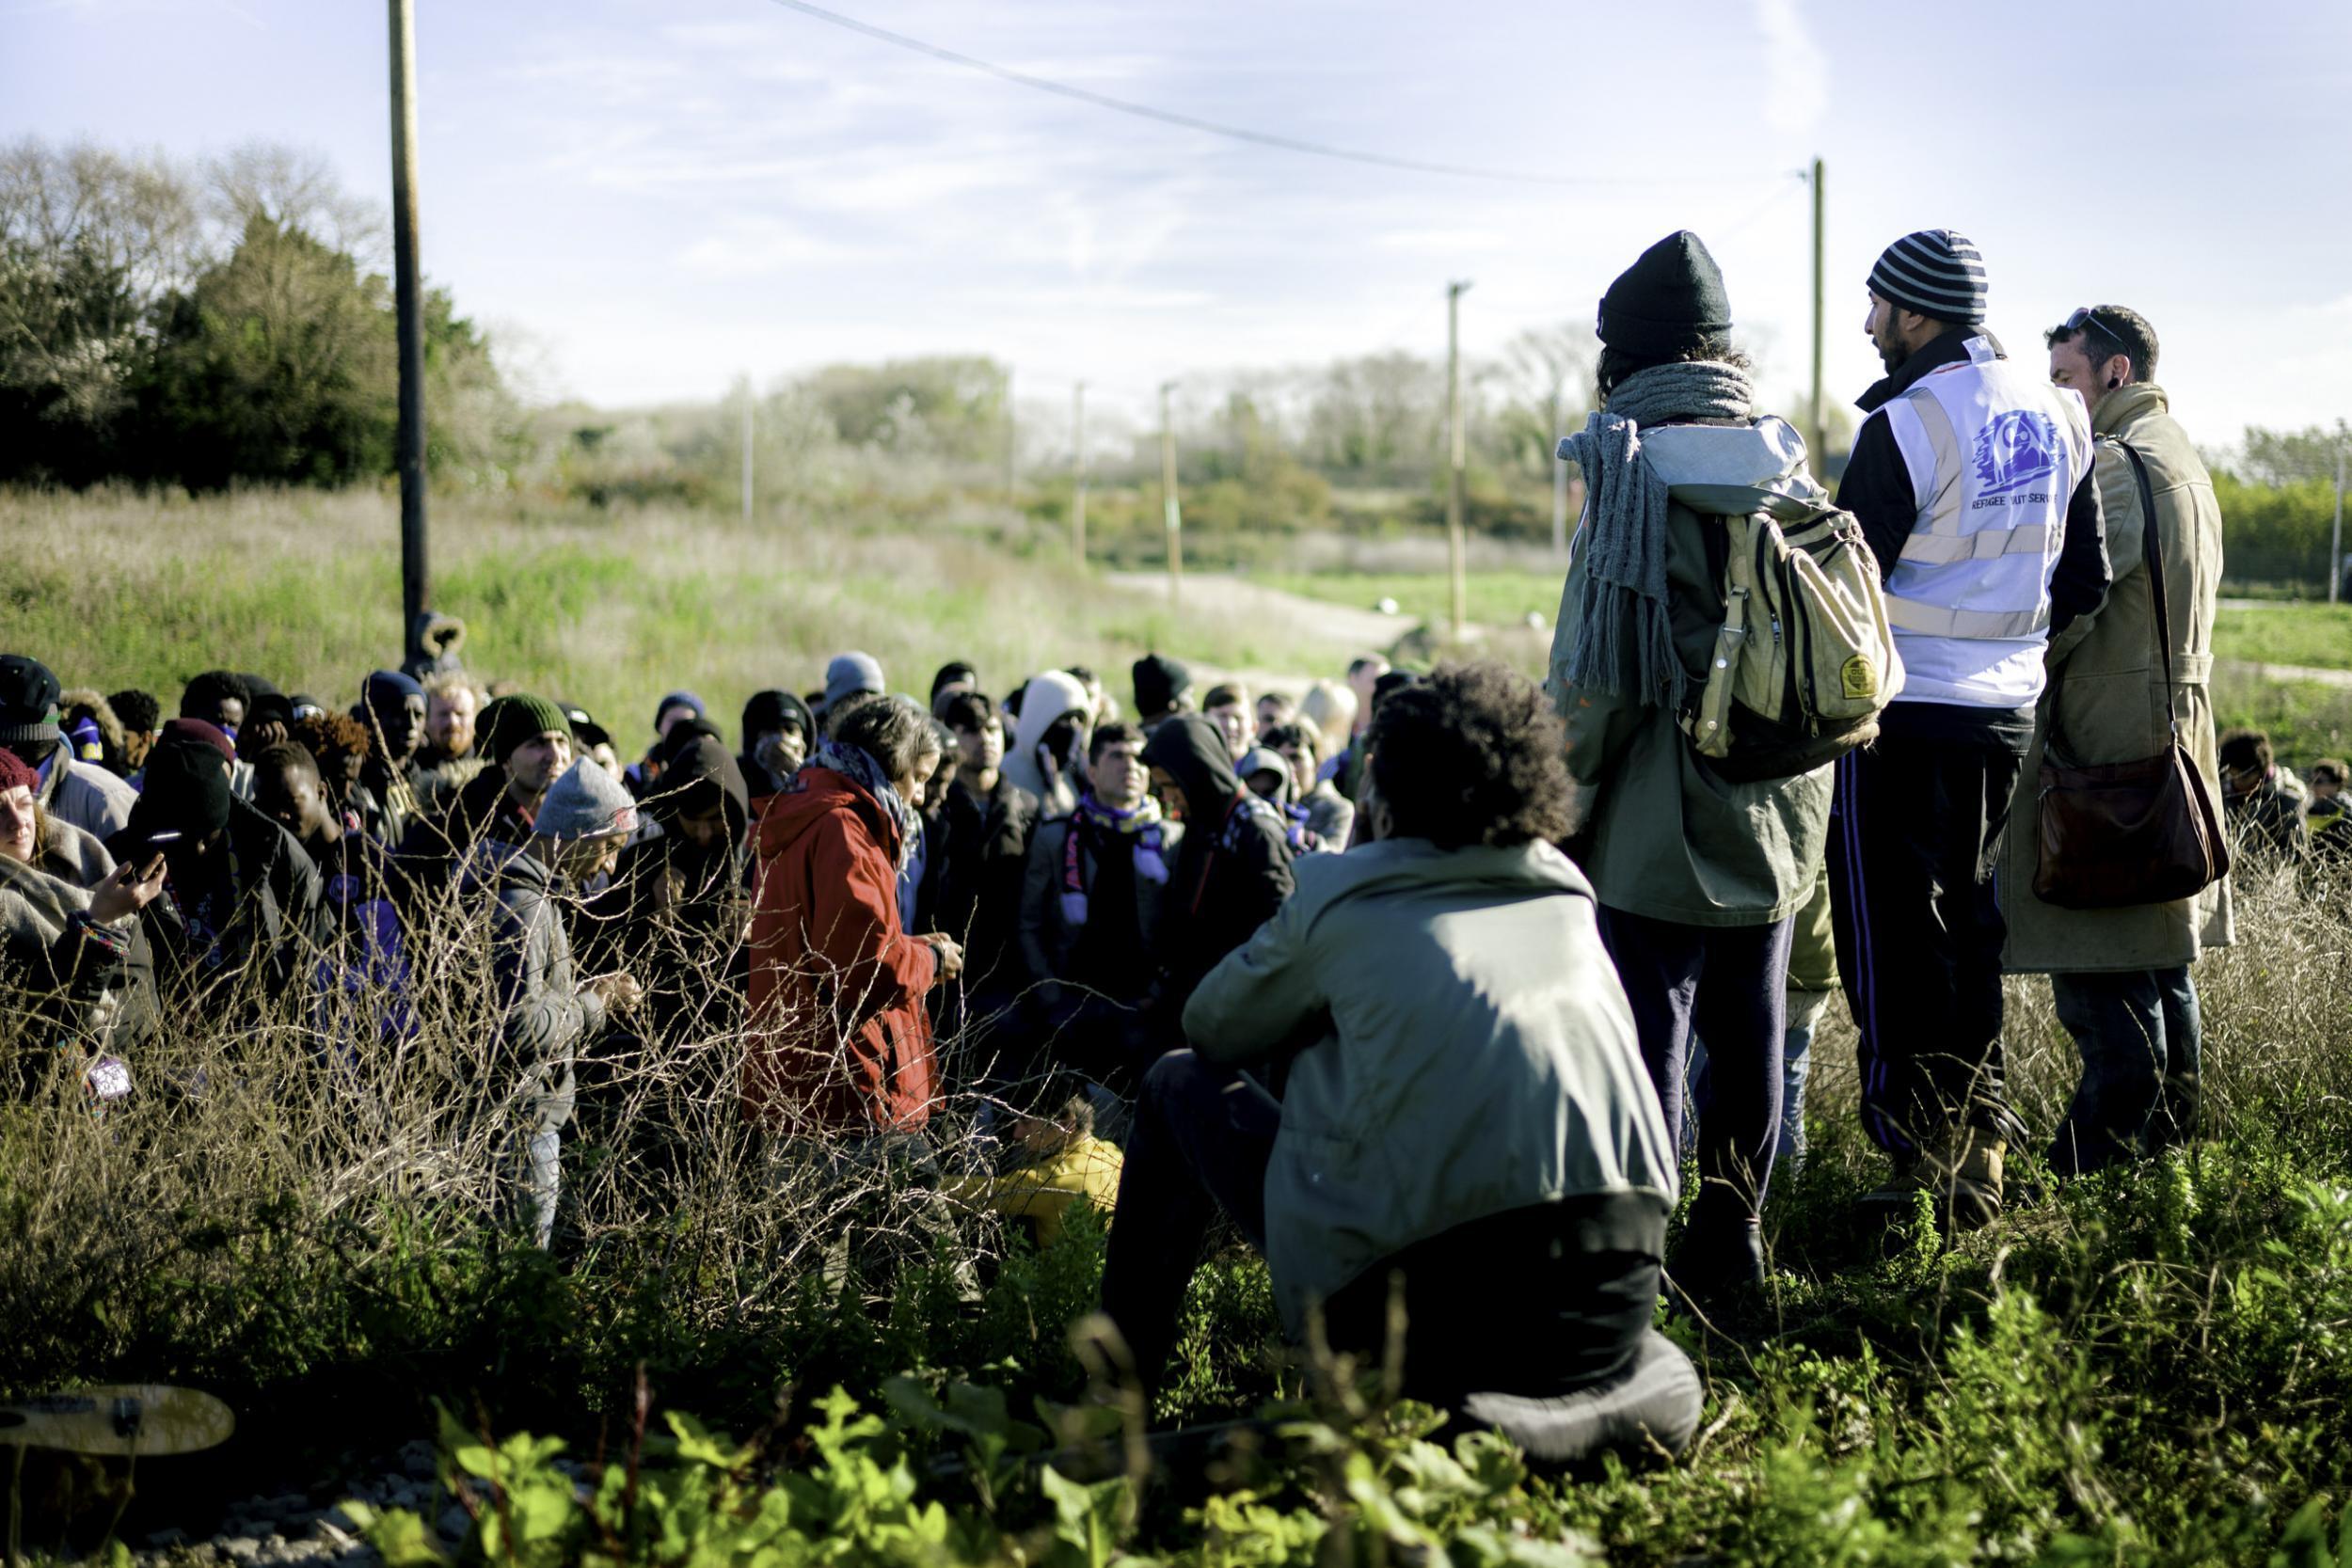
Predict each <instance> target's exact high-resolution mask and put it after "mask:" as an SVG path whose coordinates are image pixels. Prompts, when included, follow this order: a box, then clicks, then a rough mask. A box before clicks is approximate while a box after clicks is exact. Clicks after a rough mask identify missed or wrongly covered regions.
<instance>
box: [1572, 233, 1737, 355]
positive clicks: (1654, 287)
mask: <svg viewBox="0 0 2352 1568" xmlns="http://www.w3.org/2000/svg"><path fill="white" fill-rule="evenodd" d="M1599 330H1600V341H1602V342H1604V343H1606V344H1608V345H1609V346H1610V347H1611V348H1613V349H1616V350H1618V351H1619V352H1621V353H1625V354H1630V355H1633V356H1636V357H1639V358H1643V359H1663V358H1668V357H1670V356H1674V355H1677V354H1679V353H1681V352H1683V351H1684V350H1686V349H1691V348H1695V347H1697V346H1698V345H1699V344H1701V343H1703V342H1705V341H1707V340H1708V339H1709V338H1719V337H1721V336H1723V334H1724V333H1726V332H1728V331H1730V330H1731V298H1730V296H1729V295H1728V294H1726V293H1724V274H1723V269H1722V268H1720V267H1718V266H1716V265H1715V258H1714V257H1713V256H1711V255H1709V254H1708V249H1707V244H1706V242H1705V241H1703V240H1701V239H1700V238H1699V237H1698V236H1697V235H1696V234H1693V233H1692V232H1691V231H1690V230H1688V229H1678V230H1675V231H1674V232H1673V233H1671V234H1669V235H1667V236H1666V237H1665V238H1664V239H1662V240H1661V241H1659V242H1658V243H1657V244H1656V245H1652V246H1650V247H1649V248H1648V249H1647V250H1645V251H1644V252H1642V254H1641V255H1640V256H1639V257H1637V258H1635V259H1634V262H1633V264H1632V265H1631V266H1629V267H1628V268H1626V269H1625V271H1623V272H1621V273H1619V274H1618V275H1617V279H1616V281H1615V282H1613V283H1612V284H1610V285H1609V292H1608V293H1605V294H1603V295H1601V296H1600V324H1599Z"/></svg>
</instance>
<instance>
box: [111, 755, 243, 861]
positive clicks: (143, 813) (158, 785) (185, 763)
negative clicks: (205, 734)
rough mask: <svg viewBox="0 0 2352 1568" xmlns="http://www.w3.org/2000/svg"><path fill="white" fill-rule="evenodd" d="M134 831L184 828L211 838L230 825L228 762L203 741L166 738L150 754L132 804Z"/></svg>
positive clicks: (138, 834) (135, 834)
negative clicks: (143, 777) (136, 800)
mask: <svg viewBox="0 0 2352 1568" xmlns="http://www.w3.org/2000/svg"><path fill="white" fill-rule="evenodd" d="M130 825H131V829H132V836H133V837H135V838H143V837H145V836H146V835H147V834H149V833H154V832H180V833H185V834H187V835H188V836H189V837H191V838H210V837H211V836H212V835H213V834H214V833H216V832H219V831H220V830H221V829H223V828H225V827H227V826H228V825H229V765H228V763H226V762H225V761H223V760H222V759H221V757H220V756H219V754H218V753H216V752H215V751H214V750H213V749H212V747H210V746H208V745H205V744H203V743H202V742H200V741H195V740H187V739H182V738H178V737H172V738H167V739H166V740H165V741H163V742H162V743H161V744H160V745H158V746H157V747H156V748H155V749H154V750H153V751H152V752H149V753H148V754H147V774H146V781H145V783H144V784H142V786H141V788H140V790H139V799H138V804H136V805H135V806H133V807H132V808H131V824H130Z"/></svg>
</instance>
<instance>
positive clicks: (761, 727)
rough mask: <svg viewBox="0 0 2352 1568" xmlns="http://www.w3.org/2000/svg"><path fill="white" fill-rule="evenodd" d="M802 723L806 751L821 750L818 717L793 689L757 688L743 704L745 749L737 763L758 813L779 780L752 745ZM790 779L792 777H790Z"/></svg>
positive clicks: (736, 760) (803, 744)
mask: <svg viewBox="0 0 2352 1568" xmlns="http://www.w3.org/2000/svg"><path fill="white" fill-rule="evenodd" d="M793 724H798V725H799V726H800V729H801V743H802V746H803V748H804V750H803V755H806V754H808V753H809V752H814V751H816V750H817V718H816V715H814V714H812V713H810V712H809V711H808V705H807V704H806V703H804V702H803V701H801V700H800V699H799V698H798V697H795V696H794V695H792V693H791V692H789V691H776V690H769V691H755V692H753V693H752V697H751V701H749V702H747V703H745V704H744V705H743V750H742V751H741V752H739V753H738V754H737V756H736V759H735V766H736V769H737V771H739V772H740V773H741V774H742V775H743V783H744V784H746V785H747V786H748V787H749V788H750V790H751V803H752V810H753V811H754V812H755V813H756V812H757V811H758V810H759V806H760V803H761V802H762V801H764V800H767V799H768V798H769V797H770V796H771V795H773V794H775V793H776V790H777V788H778V787H779V786H778V785H777V784H776V781H775V780H773V779H771V778H770V777H769V776H768V769H766V768H762V767H761V766H760V765H759V758H758V757H756V756H755V755H753V753H752V748H753V747H755V746H757V745H758V744H759V737H760V736H763V735H765V734H767V733H768V732H769V731H770V730H781V729H785V728H787V727H789V726H790V725H793ZM786 782H787V783H789V782H790V781H788V780H787V781H786Z"/></svg>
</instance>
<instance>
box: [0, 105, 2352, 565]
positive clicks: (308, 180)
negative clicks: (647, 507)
mask: <svg viewBox="0 0 2352 1568" xmlns="http://www.w3.org/2000/svg"><path fill="white" fill-rule="evenodd" d="M385 263H386V245H385V241H384V232H383V223H382V220H381V218H380V216H379V215H378V214H375V213H374V212H373V210H372V209H370V208H369V207H368V206H367V205H366V204H364V203H362V202H359V201H358V200H356V199H355V198H352V197H351V196H350V195H349V194H348V193H347V192H345V191H344V190H342V187H341V186H340V184H339V183H338V182H337V181H336V179H335V177H334V174H333V172H332V170H331V169H329V168H328V167H327V166H326V164H325V162H324V161H323V160H322V159H320V158H318V157H317V156H315V155H312V154H306V153H303V152H299V151H295V150H289V149H285V148H281V147H273V146H253V147H247V148H244V149H241V150H236V151H234V152H231V153H229V154H227V155H226V156H223V157H218V158H214V159H208V160H199V161H174V160H171V159H168V158H166V157H163V156H161V155H132V154H126V153H122V152H119V151H116V150H110V149H107V148H103V147H100V146H96V145H93V144H88V143H77V144H72V145H63V146H60V145H53V144H50V143H48V142H45V141H43V140H41V139H40V138H28V139H25V140H23V141H19V142H17V143H15V144H13V145H11V146H8V147H5V148H0V483H56V484H65V485H72V486H81V485H87V484H90V483H98V482H101V481H106V480H128V481H131V482H135V483H176V484H181V485H184V486H187V487H189V488H191V489H208V488H219V487H223V486H226V485H229V484H231V483H296V484H318V485H335V484H344V483H353V482H355V481H365V480H372V479H374V478H378V477H380V476H383V475H386V474H389V473H390V472H391V471H392V469H393V450H392V449H393V436H394V432H395V428H396V424H397V414H396V406H397V371H396V356H395V347H394V330H393V318H392V306H391V293H392V291H391V286H390V283H389V279H388V278H387V277H386V275H385V274H386V265H385ZM1431 315H1432V323H1433V331H1434V324H1435V321H1436V311H1435V308H1434V307H1433V309H1432V312H1431ZM424 325H425V375H426V388H425V403H426V410H427V419H426V428H427V436H428V449H427V461H428V463H429V465H430V467H431V468H432V470H433V473H434V475H435V478H436V480H437V483H443V484H463V485H467V486H471V487H482V488H491V489H516V490H520V491H524V492H528V493H537V494H543V495H556V496H568V497H576V498H580V499H587V500H590V501H592V502H596V503H599V504H621V503H628V502H632V501H653V500H661V501H674V502H679V503H684V504H689V505H693V504H704V503H712V504H719V503H727V504H731V503H733V502H734V501H735V500H736V499H738V494H739V492H738V490H737V485H738V484H739V479H738V477H737V476H738V475H739V472H740V467H741V456H742V447H741V441H742V436H741V433H740V417H739V416H740V407H741V404H740V400H741V399H742V398H744V397H753V398H754V399H755V404H756V410H755V412H756V418H755V432H754V437H753V439H754V440H755V443H756V451H755V458H756V463H755V468H756V471H757V473H758V476H759V478H758V484H759V490H760V495H761V496H762V498H764V499H765V500H766V502H768V503H769V504H771V505H776V506H784V507H794V506H813V505H823V504H830V503H837V502H840V501H841V500H843V499H852V500H854V499H862V498H865V497H867V496H870V495H872V494H874V493H876V492H891V493H895V494H898V495H900V496H905V495H907V494H909V493H910V492H914V493H917V494H924V493H935V492H937V491H939V490H940V489H942V488H946V487H962V488H971V487H986V486H990V485H1002V484H1004V483H1006V481H1007V479H1008V477H1009V475H1017V476H1018V477H1019V481H1020V483H1019V484H1018V486H1017V488H1018V489H1019V491H1020V499H1021V501H1022V503H1023V504H1024V506H1025V508H1026V509H1027V510H1028V511H1030V512H1031V513H1032V515H1036V516H1038V517H1039V518H1040V519H1041V520H1043V521H1046V522H1053V521H1057V520H1058V519H1059V518H1061V517H1062V516H1064V515H1066V513H1067V510H1068V507H1069V504H1070V496H1069V490H1070V484H1069V479H1068V473H1069V456H1070V453H1069V448H1068V444H1067V414H1066V412H1065V410H1066V404H1060V403H1058V401H1052V402H1048V401H1041V400H1032V401H1031V402H1030V403H1028V404H1025V406H1023V407H1022V408H1020V409H1018V410H1016V407H1015V404H1014V401H1013V376H1012V371H1011V369H1010V367H1009V366H1007V365H1006V364H1004V363H1003V362H1002V361H1000V360H997V359H993V358H990V357H987V356H917V357H913V358H907V359H900V360H893V361H889V362H886V363H882V364H836V365H829V366H825V367H822V368H820V369H818V370H816V371H814V372H808V373H806V374H803V375H800V376H797V377H793V378H790V379H788V380H782V381H778V382H776V383H773V384H771V387H770V388H768V389H767V390H766V391H764V392H757V393H755V391H754V389H753V388H750V387H748V386H744V387H739V388H737V390H736V391H735V392H734V393H733V394H732V395H730V396H729V397H727V398H725V399H723V400H721V401H719V402H716V403H711V404H700V405H684V406H675V407H669V408H661V409H650V410H638V411H632V412H621V413H613V412H607V411H602V410H597V409H594V408H590V407H587V406H585V405H580V404H569V405H564V406H560V407H556V408H542V409H537V410H526V409H525V408H523V407H522V405H521V403H520V401H519V400H518V399H517V398H516V395H515V394H514V392H513V390H512V388H510V386H509V385H508V383H507V381H506V379H505V378H504V377H502V376H501V372H500V370H499V367H498V364H497V361H496V359H495V357H494V356H493V353H492V347H493V345H492V343H491V341H490V339H489V337H488V335H487V334H486V333H485V331H484V330H483V329H482V328H481V327H480V326H479V325H477V324H475V323H474V322H472V321H471V320H469V319H468V318H467V317H465V316H463V315H461V314H460V313H459V312H458V310H457V309H456V307H455V305H454V303H453V300H452V299H451V296H450V295H449V293H448V292H447V291H446V290H442V289H436V288H430V287H428V288H427V290H426V292H425V324H424ZM1595 348H1596V345H1595V343H1594V341H1593V336H1592V332H1591V330H1590V328H1589V327H1586V326H1583V325H1581V324H1562V325H1554V326H1549V327H1541V328H1534V329H1531V330H1528V331H1524V332H1521V333H1519V334H1518V336H1517V337H1515V338H1513V339H1512V340H1510V341H1508V342H1507V343H1506V344H1505V345H1504V347H1503V349H1502V352H1501V353H1499V354H1495V355H1491V356H1471V357H1469V358H1467V359H1466V361H1465V364H1464V367H1463V394H1464V404H1465V421H1466V429H1467V436H1468V440H1467V449H1468V453H1469V475H1468V480H1469V483H1468V487H1467V488H1468V520H1469V523H1470V527H1471V528H1472V529H1473V530H1474V531H1480V532H1485V533H1490V534H1499V535H1502V536H1506V537H1507V536H1517V537H1521V538H1529V539H1537V538H1542V537H1546V536H1548V534H1549V522H1550V496H1549V490H1550V483H1551V465H1552V459H1551V450H1552V444H1553V432H1554V427H1555V420H1561V419H1565V422H1566V423H1567V425H1568V426H1569V427H1570V428H1573V427H1575V426H1576V425H1578V424H1581V422H1582V420H1583V418H1584V415H1585V412H1586V410H1587V409H1588V407H1589V405H1590V403H1591V397H1592V365H1593V356H1594V352H1595ZM2037 351H2038V350H2037ZM2021 352H2026V351H2025V350H2021ZM1555 399H1557V400H1558V404H1557V405H1555ZM1445 410H1446V378H1445V365H1444V361H1443V359H1442V357H1441V356H1437V355H1434V354H1433V355H1419V354H1412V353H1407V352H1403V351H1399V350H1394V349H1384V350H1381V351H1377V352H1374V353H1370V354H1364V355H1359V356H1349V357H1344V358H1341V359H1337V360H1334V361H1331V362H1329V363H1327V364H1323V365H1318V366H1307V367H1296V368H1290V369H1281V370H1241V371H1234V372H1228V373H1226V374H1223V375H1220V376H1216V377H1196V378H1194V380H1193V382H1192V383H1191V384H1190V385H1189V386H1188V388H1187V389H1186V391H1185V393H1184V397H1183V399H1182V400H1181V401H1180V403H1179V406H1178V410H1177V445H1178V449H1179V468H1180V472H1181V475H1182V479H1183V483H1184V487H1185V496H1184V515H1185V518H1186V523H1187V526H1188V527H1190V528H1194V529H1198V530H1200V531H1203V532H1207V533H1212V534H1214V533H1220V532H1234V533H1241V534H1248V533H1265V532H1289V531H1300V530H1315V529H1327V528H1342V529H1354V528H1366V527H1370V528H1375V529H1377V528H1389V527H1393V526H1396V525H1397V524H1398V523H1400V522H1402V523H1404V524H1406V525H1408V526H1409V525H1413V524H1421V523H1435V522H1437V521H1438V520H1439V519H1440V518H1441V517H1442V515H1443V504H1444V503H1443V497H1444V487H1445V483H1446V476H1445V469H1444V467H1443V453H1444V451H1445V450H1446V440H1445ZM1786 412H1787V413H1788V415H1789V416H1790V417H1791V418H1792V419H1797V420H1799V422H1800V423H1801V424H1802V418H1801V416H1800V415H1799V411H1798V410H1797V409H1796V408H1795V407H1793V406H1791V407H1790V408H1788V410H1786ZM1828 414H1829V417H1830V419H1831V420H1832V428H1831V430H1830V432H1829V445H1830V447H1831V448H1832V451H1831V452H1830V453H1825V454H1822V460H1821V463H1820V466H1821V467H1823V469H1824V471H1825V472H1827V473H1829V474H1831V475H1834V474H1835V473H1836V468H1837V466H1838V465H1837V459H1836V451H1839V450H1842V448H1843V446H1844V444H1845V442H1846V440H1847V439H1848V438H1849V436H1851V429H1852V424H1851V414H1850V412H1849V410H1848V409H1847V406H1846V404H1844V402H1843V401H1841V400H1832V406H1831V408H1830V409H1829V410H1828ZM1096 421H1097V422H1096V431H1097V436H1096V439H1095V440H1094V442H1092V443H1091V444H1090V451H1089V465H1090V467H1091V468H1092V470H1093V472H1094V475H1095V477H1096V480H1097V482H1098V483H1099V484H1101V485H1102V486H1103V490H1102V492H1101V494H1100V495H1099V497H1098V499H1096V500H1095V501H1094V502H1093V505H1092V508H1091V510H1090V514H1089V520H1090V522H1091V523H1092V524H1093V526H1094V527H1095V528H1097V529H1099V530H1102V531H1105V533H1106V534H1115V533H1116V532H1118V531H1120V530H1121V529H1122V528H1127V527H1132V528H1133V529H1135V530H1136V531H1138V532H1149V531H1155V530H1156V516H1157V512H1158V506H1157V499H1156V490H1155V486H1156V476H1157V473H1158V464H1159V451H1158V433H1157V430H1156V428H1152V427H1149V426H1145V427H1138V426H1136V425H1134V424H1132V423H1130V424H1126V425H1121V424H1120V421H1119V420H1118V417H1117V415H1116V414H1115V413H1114V412H1113V411H1112V410H1111V409H1109V408H1102V409H1100V410H1099V411H1098V413H1097V416H1096ZM2347 439H2352V431H2347V428H2346V427H2345V426H2344V423H2343V422H2342V421H2339V422H2338V424H2337V425H2336V427H2335V428H2334V429H2332V430H2331V429H2326V428H2320V427H2313V428H2312V429H2309V430H2303V431H2270V430H2262V429H2249V430H2247V431H2246V432H2245V433H2244V435H2243V436H2242V437H2241V438H2240V440H2239V441H2238V442H2237V443H2235V444H2234V445H2233V446H2231V447H2229V448H2226V449H2223V450H2217V451H2212V452H2209V453H2208V458H2209V461H2211V463H2212V465H2213V467H2214V470H2215V476H2214V477H2215V484H2216V487H2217V490H2218V492H2219V494H2220V499H2221V502H2222V513H2223V515H2224V516H2225V517H2226V518H2227V519H2228V522H2229V544H2228V549H2229V563H2230V574H2231V576H2232V577H2233V578H2235V579H2237V580H2240V581H2258V582H2273V583H2280V584H2295V585H2304V586H2313V585H2318V584H2322V583H2324V582H2325V581H2326V578H2327V574H2328V535H2329V530H2330V527H2331V525H2332V520H2333V508H2334V489H2333V476H2334V469H2335V452H2336V450H2337V447H2338V445H2339V444H2341V443H2343V442H2344V441H2346V440H2347ZM1122 487H1124V488H1125V490H1126V491H1127V492H1128V494H1127V495H1126V496H1125V497H1124V498H1123V499H1122V497H1121V494H1120V490H1121V488H1122ZM1147 491H1149V492H1152V493H1151V494H1146V493H1145V492H1147ZM1131 513H1132V516H1130V515H1129V514H1131Z"/></svg>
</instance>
